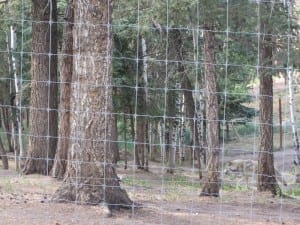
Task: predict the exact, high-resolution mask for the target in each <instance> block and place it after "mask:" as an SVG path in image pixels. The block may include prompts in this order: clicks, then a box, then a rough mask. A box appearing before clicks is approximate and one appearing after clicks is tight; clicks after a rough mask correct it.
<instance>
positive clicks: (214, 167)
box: [200, 23, 220, 197]
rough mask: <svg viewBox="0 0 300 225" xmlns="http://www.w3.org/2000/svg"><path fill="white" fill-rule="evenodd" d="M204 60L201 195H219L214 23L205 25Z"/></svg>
mask: <svg viewBox="0 0 300 225" xmlns="http://www.w3.org/2000/svg"><path fill="white" fill-rule="evenodd" d="M204 29H205V30H204V34H203V41H204V54H205V55H204V57H205V58H204V60H205V65H204V67H205V88H206V93H207V95H206V96H207V100H206V124H207V136H206V138H207V173H206V174H205V177H204V186H203V188H202V192H201V194H200V195H201V196H215V197H217V196H219V189H220V184H219V176H220V175H219V155H220V144H219V129H218V127H219V126H218V124H219V117H218V96H217V77H216V69H215V64H216V59H215V49H214V45H215V35H214V32H213V25H212V24H210V23H207V24H205V25H204Z"/></svg>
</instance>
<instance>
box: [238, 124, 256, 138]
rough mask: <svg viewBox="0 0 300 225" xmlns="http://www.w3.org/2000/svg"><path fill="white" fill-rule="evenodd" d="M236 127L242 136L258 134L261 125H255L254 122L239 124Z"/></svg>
mask: <svg viewBox="0 0 300 225" xmlns="http://www.w3.org/2000/svg"><path fill="white" fill-rule="evenodd" d="M236 129H237V132H238V133H239V135H241V136H245V135H253V134H256V135H258V133H259V127H258V126H255V125H254V124H253V123H247V124H245V125H239V126H237V128H236Z"/></svg>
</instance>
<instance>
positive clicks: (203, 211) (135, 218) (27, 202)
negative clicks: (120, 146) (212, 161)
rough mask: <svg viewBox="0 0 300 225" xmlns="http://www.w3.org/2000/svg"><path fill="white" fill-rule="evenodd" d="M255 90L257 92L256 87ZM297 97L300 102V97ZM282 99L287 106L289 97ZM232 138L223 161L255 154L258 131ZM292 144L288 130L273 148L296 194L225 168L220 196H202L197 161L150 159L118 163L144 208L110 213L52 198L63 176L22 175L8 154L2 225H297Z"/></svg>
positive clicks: (2, 177)
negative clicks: (276, 192) (168, 164)
mask: <svg viewBox="0 0 300 225" xmlns="http://www.w3.org/2000/svg"><path fill="white" fill-rule="evenodd" d="M276 85H277V86H276ZM274 87H275V89H276V90H277V92H279V93H280V92H281V91H284V88H286V87H284V85H283V83H282V82H281V83H278V82H277V83H276V84H275V86H274ZM253 91H254V92H255V91H256V92H257V88H254V89H253ZM297 99H298V101H299V103H300V100H299V99H300V98H297ZM276 101H278V100H276ZM283 104H284V105H285V106H284V107H283V108H286V107H287V100H285V101H284V102H283ZM276 105H277V102H274V114H275V115H274V118H277V115H276V114H277V113H278V112H276V110H275V108H277V106H276ZM297 105H300V104H297ZM285 115H287V114H285ZM286 117H287V118H288V116H286ZM274 120H276V119H274ZM232 138H233V139H234V140H232V141H229V142H226V143H225V145H224V146H223V147H224V154H222V157H221V162H222V165H225V164H224V163H226V162H228V161H230V160H233V159H241V158H242V159H256V158H257V152H255V149H258V146H257V145H258V139H257V137H255V136H253V137H241V138H237V137H232ZM278 140H279V137H278V133H275V134H274V146H275V149H276V150H278V146H279V145H278ZM292 145H293V144H292V139H291V135H287V136H285V137H284V146H285V147H284V149H283V150H281V151H276V152H275V159H274V162H275V166H276V168H277V169H278V170H279V171H280V172H281V173H282V175H283V176H284V177H285V179H286V180H287V182H288V185H287V187H281V188H282V190H283V192H284V193H285V194H288V195H289V196H293V194H292V193H293V191H295V193H296V192H297V194H295V195H294V197H273V196H271V195H270V194H268V193H260V192H258V191H256V189H255V180H251V182H250V189H247V188H246V186H245V184H243V183H240V185H237V182H238V180H239V179H240V178H238V177H230V176H226V175H224V174H222V189H221V191H220V197H219V198H214V197H199V193H200V192H201V185H200V182H199V179H198V172H197V168H196V166H195V165H194V166H192V165H191V164H190V163H189V162H186V164H185V165H183V166H181V167H180V168H177V169H176V171H175V174H174V175H169V174H167V173H166V168H165V167H164V165H161V163H157V162H152V161H151V162H150V166H151V167H150V172H145V171H142V170H136V169H133V168H130V167H129V168H128V169H127V170H125V169H124V168H123V166H122V165H119V166H117V173H118V175H119V176H120V177H122V182H121V186H122V187H123V188H124V189H126V191H127V192H128V194H129V196H130V198H131V199H132V200H133V201H134V202H137V203H140V204H142V208H139V209H135V210H124V209H121V210H120V211H113V214H112V217H109V218H108V217H107V216H106V210H104V209H103V207H102V206H86V205H76V204H72V203H70V204H62V203H54V202H51V196H52V195H53V193H54V192H55V190H56V189H57V188H58V187H59V186H60V185H61V181H58V180H56V179H54V178H51V177H47V176H40V175H27V176H22V175H19V174H18V173H17V172H15V170H14V166H13V165H14V162H13V161H12V160H10V169H9V170H3V169H2V168H1V164H0V225H98V224H101V225H102V224H103V225H117V224H119V225H129V224H136V225H138V224H143V225H148V224H166V225H175V224H180V225H184V224H189V225H191V224H195V225H197V224H201V225H202V224H203V225H208V224H214V225H216V224H220V225H229V224H243V225H246V224H268V225H269V224H270V225H271V224H274V225H275V224H285V225H298V224H300V197H299V195H300V186H299V184H295V176H294V175H295V171H294V170H295V168H294V166H293V163H292V162H293V157H294V152H293V150H291V148H292ZM130 164H132V161H129V164H128V165H130Z"/></svg>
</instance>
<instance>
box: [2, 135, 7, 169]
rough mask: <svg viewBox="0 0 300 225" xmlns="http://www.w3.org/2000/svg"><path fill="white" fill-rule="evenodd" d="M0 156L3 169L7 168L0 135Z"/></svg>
mask: <svg viewBox="0 0 300 225" xmlns="http://www.w3.org/2000/svg"><path fill="white" fill-rule="evenodd" d="M0 156H1V160H2V166H3V169H5V170H8V159H7V155H6V151H5V148H4V145H3V143H2V139H1V137H0Z"/></svg>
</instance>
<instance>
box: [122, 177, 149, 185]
mask: <svg viewBox="0 0 300 225" xmlns="http://www.w3.org/2000/svg"><path fill="white" fill-rule="evenodd" d="M123 182H124V184H126V185H128V186H141V187H144V188H151V187H152V186H153V184H151V182H150V180H146V179H141V178H137V177H125V178H124V179H123Z"/></svg>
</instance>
